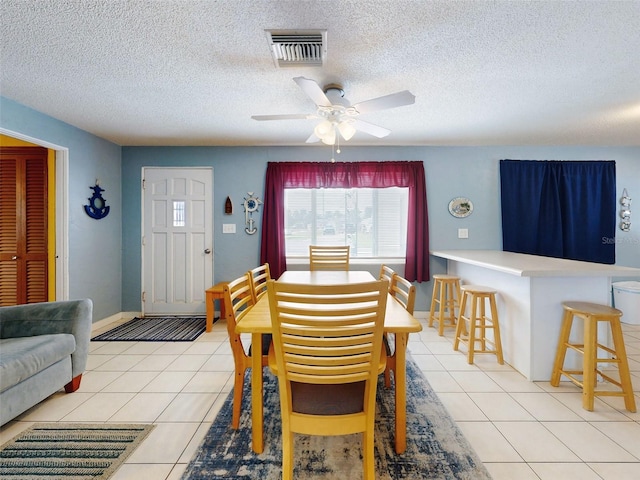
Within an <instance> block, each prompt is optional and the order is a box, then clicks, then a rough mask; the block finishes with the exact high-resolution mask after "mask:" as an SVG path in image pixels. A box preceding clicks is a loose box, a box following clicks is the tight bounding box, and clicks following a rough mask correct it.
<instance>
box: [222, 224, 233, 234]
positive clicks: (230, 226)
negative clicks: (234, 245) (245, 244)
mask: <svg viewBox="0 0 640 480" xmlns="http://www.w3.org/2000/svg"><path fill="white" fill-rule="evenodd" d="M222 233H236V224H235V223H223V224H222Z"/></svg>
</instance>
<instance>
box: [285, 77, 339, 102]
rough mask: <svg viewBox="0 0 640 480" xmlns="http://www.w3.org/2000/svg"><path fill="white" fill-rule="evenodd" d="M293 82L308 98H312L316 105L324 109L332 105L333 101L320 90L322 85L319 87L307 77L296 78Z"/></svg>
mask: <svg viewBox="0 0 640 480" xmlns="http://www.w3.org/2000/svg"><path fill="white" fill-rule="evenodd" d="M293 81H294V82H296V83H297V84H298V86H299V87H300V88H301V89H302V91H303V92H304V93H306V94H307V96H308V97H309V98H311V100H313V103H315V104H316V105H320V106H324V107H328V106H330V105H331V101H330V100H329V99H328V98H327V96H326V95H325V94H324V92H323V91H322V88H320V85H318V84H317V83H316V82H315V81H313V80H311V79H309V78H305V77H295V78H294V79H293Z"/></svg>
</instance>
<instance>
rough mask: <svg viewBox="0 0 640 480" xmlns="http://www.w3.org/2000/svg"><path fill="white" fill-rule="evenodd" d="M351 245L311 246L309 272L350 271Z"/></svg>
mask: <svg viewBox="0 0 640 480" xmlns="http://www.w3.org/2000/svg"><path fill="white" fill-rule="evenodd" d="M349 250H350V247H349V245H333V246H330V245H309V270H312V271H313V270H349Z"/></svg>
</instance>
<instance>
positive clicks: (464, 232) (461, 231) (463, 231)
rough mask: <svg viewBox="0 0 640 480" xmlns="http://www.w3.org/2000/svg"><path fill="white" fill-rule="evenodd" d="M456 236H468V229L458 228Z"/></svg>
mask: <svg viewBox="0 0 640 480" xmlns="http://www.w3.org/2000/svg"><path fill="white" fill-rule="evenodd" d="M458 238H469V229H468V228H459V229H458Z"/></svg>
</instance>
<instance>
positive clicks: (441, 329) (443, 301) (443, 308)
mask: <svg viewBox="0 0 640 480" xmlns="http://www.w3.org/2000/svg"><path fill="white" fill-rule="evenodd" d="M446 297H447V284H446V282H443V283H442V284H440V304H439V309H438V335H440V336H442V335H444V319H445V312H446V310H447V306H448V304H447V303H446V302H447V301H446Z"/></svg>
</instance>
